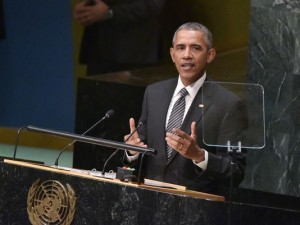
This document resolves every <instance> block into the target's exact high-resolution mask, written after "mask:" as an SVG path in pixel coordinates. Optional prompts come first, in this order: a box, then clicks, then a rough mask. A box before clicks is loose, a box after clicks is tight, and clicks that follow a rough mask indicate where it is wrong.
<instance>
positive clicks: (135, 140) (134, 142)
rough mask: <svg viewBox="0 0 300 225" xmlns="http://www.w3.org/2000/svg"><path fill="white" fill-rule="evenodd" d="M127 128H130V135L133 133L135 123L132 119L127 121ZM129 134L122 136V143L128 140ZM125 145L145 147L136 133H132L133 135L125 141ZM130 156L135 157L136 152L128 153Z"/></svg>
mask: <svg viewBox="0 0 300 225" xmlns="http://www.w3.org/2000/svg"><path fill="white" fill-rule="evenodd" d="M129 127H130V134H131V133H132V132H134V131H135V121H134V119H133V118H130V119H129ZM130 134H127V135H125V136H124V141H125V140H127V139H128V137H129V136H130ZM126 144H130V145H135V146H140V147H147V145H145V144H144V142H142V141H141V139H140V137H139V134H138V132H134V134H133V135H132V136H131V137H130V138H129V139H128V140H127V141H126ZM129 152H130V154H131V155H136V154H137V153H138V152H135V151H129Z"/></svg>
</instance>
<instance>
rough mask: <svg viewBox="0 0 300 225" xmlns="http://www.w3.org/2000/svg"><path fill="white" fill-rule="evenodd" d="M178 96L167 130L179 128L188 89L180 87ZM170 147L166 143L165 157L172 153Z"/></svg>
mask: <svg viewBox="0 0 300 225" xmlns="http://www.w3.org/2000/svg"><path fill="white" fill-rule="evenodd" d="M179 93H180V98H179V99H178V100H177V101H176V102H175V104H174V106H173V109H172V112H171V115H170V118H169V122H168V125H167V129H166V131H167V132H172V129H173V128H180V126H181V124H182V120H183V114H184V110H185V96H186V95H188V94H189V93H188V91H187V90H186V89H185V88H182V89H181V90H180V92H179ZM172 151H173V150H172V148H171V147H170V146H168V145H167V159H168V160H169V159H170V156H171V153H172Z"/></svg>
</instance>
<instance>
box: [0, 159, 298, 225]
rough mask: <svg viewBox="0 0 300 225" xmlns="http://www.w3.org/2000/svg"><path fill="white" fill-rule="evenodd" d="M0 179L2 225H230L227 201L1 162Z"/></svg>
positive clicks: (292, 219) (260, 217)
mask: <svg viewBox="0 0 300 225" xmlns="http://www.w3.org/2000/svg"><path fill="white" fill-rule="evenodd" d="M0 174H1V176H0V193H1V195H0V224H22V225H26V224H34V223H33V222H35V221H37V220H38V219H39V218H41V219H42V220H44V221H47V222H45V223H44V224H72V225H77V224H78V225H79V224H80V225H82V224H89V225H94V224H101V225H102V224H103V225H110V224H116V225H117V224H118V225H119V224H130V225H134V224H146V225H147V224H155V225H156V224H172V225H173V224H174V225H176V224H178V225H179V224H189V225H190V224H203V225H206V224H210V225H215V224H228V209H229V206H230V205H229V203H228V202H226V201H224V198H223V197H222V196H216V195H210V194H206V193H201V192H195V191H190V190H176V189H169V188H161V187H151V186H147V185H144V184H141V185H138V184H134V183H128V182H122V181H120V180H116V179H107V178H102V177H97V176H94V175H92V174H90V173H89V172H88V171H83V170H78V171H77V170H74V169H70V170H68V169H66V168H62V169H60V168H53V167H49V166H45V165H37V164H32V163H27V162H18V161H11V160H5V161H4V162H0ZM64 192H65V193H64ZM67 197H68V202H67V201H66V198H67ZM231 209H232V218H231V224H237V225H241V224H249V225H250V224H299V223H300V211H297V210H286V209H280V208H273V207H263V206H257V205H250V204H243V203H236V202H233V203H232V205H231ZM258 221H259V222H258ZM36 224H39V223H36ZM40 224H42V223H40Z"/></svg>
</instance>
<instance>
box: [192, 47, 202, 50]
mask: <svg viewBox="0 0 300 225" xmlns="http://www.w3.org/2000/svg"><path fill="white" fill-rule="evenodd" d="M193 49H194V50H196V51H200V50H201V47H200V46H193Z"/></svg>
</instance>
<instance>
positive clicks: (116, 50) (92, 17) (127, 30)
mask: <svg viewBox="0 0 300 225" xmlns="http://www.w3.org/2000/svg"><path fill="white" fill-rule="evenodd" d="M164 3H165V0H103V1H102V0H91V1H90V0H85V1H81V2H80V3H78V4H77V5H76V6H75V11H74V17H75V19H77V20H78V21H79V22H80V23H81V24H82V25H84V26H85V29H84V34H83V37H82V42H81V51H80V59H79V60H80V63H83V64H87V74H88V75H93V74H99V73H107V72H113V71H120V70H127V69H133V68H138V67H143V66H147V65H151V64H153V63H156V62H157V61H158V59H159V44H160V34H159V29H160V25H159V22H158V18H159V15H160V13H161V12H162V10H163V6H164Z"/></svg>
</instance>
